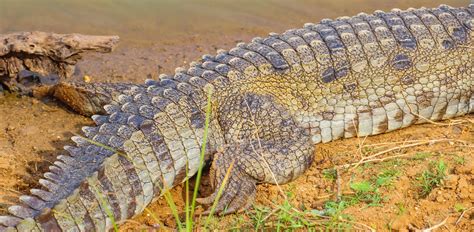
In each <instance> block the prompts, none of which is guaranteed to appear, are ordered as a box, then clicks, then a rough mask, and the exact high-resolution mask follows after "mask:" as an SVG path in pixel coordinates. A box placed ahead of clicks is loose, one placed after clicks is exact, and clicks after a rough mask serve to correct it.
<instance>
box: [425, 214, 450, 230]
mask: <svg viewBox="0 0 474 232" xmlns="http://www.w3.org/2000/svg"><path fill="white" fill-rule="evenodd" d="M448 218H449V216H447V217H446V218H445V219H444V220H443V221H442V222H440V223H438V224H436V225H434V226H432V227H430V228H426V229H422V230H421V231H422V232H431V231H433V230H435V229H438V228H439V227H441V226H442V225H444V224H445V223H446V221H448Z"/></svg>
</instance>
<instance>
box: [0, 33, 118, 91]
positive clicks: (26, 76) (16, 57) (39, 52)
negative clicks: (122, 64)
mask: <svg viewBox="0 0 474 232" xmlns="http://www.w3.org/2000/svg"><path fill="white" fill-rule="evenodd" d="M118 41H119V37H118V36H91V35H81V34H56V33H48V32H38V31H35V32H18V33H11V34H3V35H0V82H1V83H2V84H3V85H5V86H6V87H7V88H8V89H9V90H11V91H22V92H25V91H24V89H25V88H26V89H28V87H30V86H35V85H37V84H43V82H54V83H47V84H55V83H57V82H59V81H62V80H65V79H67V78H69V77H71V76H72V74H73V73H74V69H75V65H76V63H77V62H78V61H79V60H80V59H81V58H82V57H81V54H82V53H84V52H101V53H107V52H111V51H113V50H114V49H115V47H116V46H117V43H118ZM41 77H43V79H41ZM44 77H48V78H44ZM22 88H23V89H22ZM26 92H28V91H26Z"/></svg>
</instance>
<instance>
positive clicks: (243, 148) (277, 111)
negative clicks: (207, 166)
mask: <svg viewBox="0 0 474 232" xmlns="http://www.w3.org/2000/svg"><path fill="white" fill-rule="evenodd" d="M225 104H231V105H232V109H233V110H234V112H231V113H229V114H228V115H222V116H220V117H219V121H220V123H221V126H222V127H223V129H224V131H225V133H226V141H227V145H226V146H225V147H224V148H222V149H221V151H219V152H217V154H216V155H215V156H214V160H213V163H212V166H211V172H210V173H211V184H212V186H213V187H214V189H215V190H214V193H213V194H211V195H210V196H208V197H206V198H201V199H199V202H200V203H202V204H212V203H213V202H214V201H215V199H216V196H217V195H218V194H217V193H218V191H219V187H220V186H221V185H222V184H225V187H224V191H223V192H222V196H220V198H219V199H218V204H217V208H216V212H217V213H220V214H227V213H233V212H236V211H240V210H243V209H245V208H247V207H249V206H250V205H251V204H252V203H253V201H254V198H255V191H256V186H255V185H256V183H262V182H264V183H272V184H275V183H277V184H284V183H287V182H289V181H291V180H293V179H295V178H296V177H298V176H299V175H301V174H302V173H303V172H304V171H305V170H306V169H307V168H308V167H309V166H310V165H311V162H312V160H313V150H314V146H313V144H312V143H311V142H310V139H309V135H308V134H309V133H308V132H307V131H306V130H304V129H303V128H301V127H300V126H299V125H297V124H296V122H295V121H294V119H293V117H292V116H291V114H290V113H289V112H288V111H287V109H285V108H284V107H282V106H281V105H279V104H277V103H276V102H275V101H274V99H273V98H272V97H270V96H261V95H255V94H246V95H245V96H244V97H242V98H241V99H237V101H229V102H226V103H225ZM225 104H224V106H222V107H226V106H225ZM219 112H226V111H219ZM237 112H238V114H240V115H241V117H238V120H236V118H234V117H232V115H235V113H237ZM229 170H230V172H229ZM227 173H229V175H228V179H227V181H226V182H225V183H224V180H225V179H226V178H225V177H226V175H227Z"/></svg>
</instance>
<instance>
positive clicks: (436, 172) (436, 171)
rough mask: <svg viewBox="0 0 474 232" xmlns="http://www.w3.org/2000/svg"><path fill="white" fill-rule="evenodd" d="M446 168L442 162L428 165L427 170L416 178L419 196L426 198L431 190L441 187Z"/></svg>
mask: <svg viewBox="0 0 474 232" xmlns="http://www.w3.org/2000/svg"><path fill="white" fill-rule="evenodd" d="M447 169H448V166H447V165H446V163H445V162H444V161H443V160H439V161H438V162H434V163H433V162H432V163H430V167H429V169H428V170H425V171H423V173H421V175H420V176H419V177H417V178H416V180H417V181H418V184H417V185H418V186H419V187H420V188H421V189H420V196H421V197H426V196H428V195H429V194H430V192H431V191H432V190H433V188H435V187H438V186H440V185H441V182H442V180H443V179H444V178H446V175H447V174H446V172H447Z"/></svg>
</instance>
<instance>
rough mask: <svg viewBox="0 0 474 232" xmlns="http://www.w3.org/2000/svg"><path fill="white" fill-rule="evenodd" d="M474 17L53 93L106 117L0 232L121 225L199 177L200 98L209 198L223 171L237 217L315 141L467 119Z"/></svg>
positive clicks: (237, 55)
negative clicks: (258, 188) (208, 109)
mask: <svg viewBox="0 0 474 232" xmlns="http://www.w3.org/2000/svg"><path fill="white" fill-rule="evenodd" d="M473 14H474V5H472V4H471V5H469V6H467V7H461V8H452V7H449V6H445V5H442V6H440V7H438V8H434V9H426V8H420V9H408V10H406V11H401V10H392V11H391V12H388V13H385V12H381V11H376V12H375V13H374V14H364V13H362V14H359V15H357V16H354V17H341V18H337V19H335V20H330V19H324V20H322V21H321V22H320V23H318V24H306V25H305V26H304V28H302V29H292V30H288V31H286V32H284V33H282V34H270V35H269V37H267V38H255V39H253V40H252V41H251V42H250V43H246V44H245V43H241V44H238V45H237V47H236V48H233V49H231V50H230V51H226V52H220V53H219V54H217V55H216V56H211V55H205V56H203V57H202V59H201V60H200V61H198V62H194V63H192V64H191V67H190V68H188V69H184V68H178V69H177V70H176V73H175V74H174V75H172V76H162V78H160V80H156V81H153V80H148V81H147V82H146V83H145V84H143V85H135V84H105V83H98V84H67V83H62V84H59V85H57V86H56V87H55V91H54V95H55V96H56V97H57V98H59V99H61V100H62V101H64V102H66V103H67V104H69V105H71V107H72V108H73V109H76V110H77V111H79V112H81V113H84V114H93V113H97V112H101V109H102V105H105V106H104V107H103V108H104V112H103V113H104V114H103V115H94V116H92V119H93V120H94V121H95V123H96V125H97V126H95V127H84V128H83V131H84V135H85V137H84V138H83V137H79V136H76V137H73V138H72V140H73V141H74V142H75V143H76V145H75V146H66V147H65V149H66V150H67V151H68V152H69V155H62V156H58V157H57V161H56V162H54V165H52V166H50V171H49V172H47V173H45V174H44V178H43V179H41V180H40V184H41V185H42V186H43V188H42V189H31V195H25V196H21V197H20V199H19V201H20V202H21V204H20V205H16V206H11V207H10V208H9V214H8V215H4V216H0V231H16V230H18V231H93V230H96V231H104V230H107V229H110V228H111V227H112V221H111V220H110V217H108V216H107V213H106V210H107V208H109V209H110V211H111V212H112V214H113V217H114V219H115V221H116V222H119V223H120V222H123V221H124V220H126V219H128V218H131V217H133V216H135V215H137V214H139V213H141V212H142V211H143V210H144V208H145V207H146V206H147V205H148V204H149V203H150V202H151V201H153V199H155V198H157V197H159V196H160V195H161V194H162V190H163V189H164V188H170V187H172V186H174V185H177V184H179V183H181V182H182V181H183V180H185V179H186V178H188V177H191V176H193V175H194V174H195V173H196V171H197V170H198V166H199V153H200V146H201V144H202V142H203V135H204V129H205V126H204V125H205V108H206V105H207V96H208V95H209V94H210V92H211V94H210V95H211V102H212V113H211V119H210V126H209V140H208V146H207V148H206V155H207V156H208V157H211V158H212V165H211V171H210V175H211V184H212V186H213V187H214V188H215V189H216V191H217V189H218V187H219V186H220V185H221V183H222V181H223V179H224V176H225V174H226V171H227V170H228V168H229V167H230V166H231V165H232V167H233V168H232V169H231V175H230V178H229V181H228V182H227V184H226V186H225V189H224V191H223V195H222V197H221V198H220V199H219V203H218V206H217V212H218V213H232V212H237V211H239V210H242V209H245V208H247V207H249V206H250V204H251V203H252V202H253V200H254V198H255V193H256V184H257V183H261V182H266V183H278V184H284V183H287V182H289V181H291V180H293V179H295V178H297V177H298V176H300V175H301V174H302V173H303V172H304V171H305V170H306V169H307V168H308V167H309V166H310V165H311V162H312V159H313V151H314V145H315V144H318V143H324V142H329V141H332V140H336V139H341V138H350V137H354V136H368V135H376V134H380V133H385V132H389V131H393V130H396V129H400V128H404V127H407V126H410V125H413V124H416V123H423V122H426V121H428V120H431V121H436V120H443V119H449V118H453V117H456V116H460V115H464V114H468V113H472V112H474V95H473V93H474V84H473V82H474V65H473V58H474V53H473V47H474V40H473V39H474V32H473V30H474V19H473ZM187 164H188V165H187ZM186 167H188V170H186ZM215 197H216V193H214V194H211V195H210V196H208V197H206V198H202V199H200V200H199V201H200V202H201V203H202V204H209V203H211V202H213V201H214V198H215ZM104 202H105V203H104ZM224 209H225V210H224Z"/></svg>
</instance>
